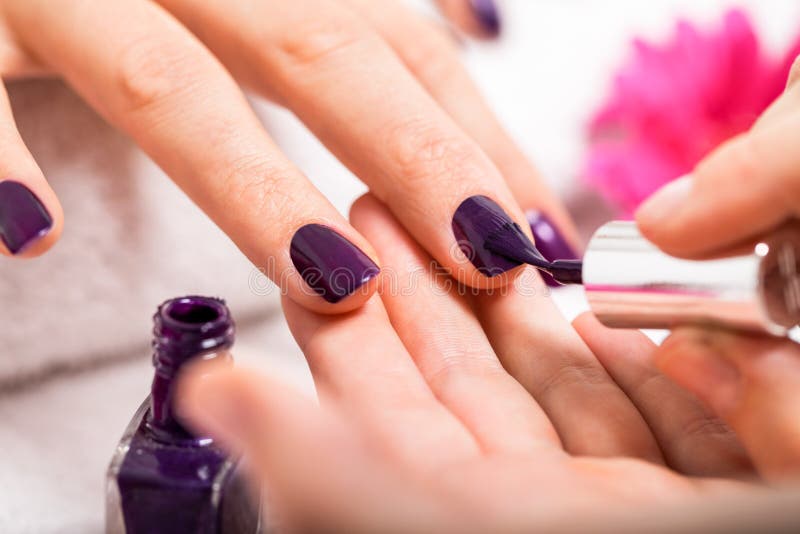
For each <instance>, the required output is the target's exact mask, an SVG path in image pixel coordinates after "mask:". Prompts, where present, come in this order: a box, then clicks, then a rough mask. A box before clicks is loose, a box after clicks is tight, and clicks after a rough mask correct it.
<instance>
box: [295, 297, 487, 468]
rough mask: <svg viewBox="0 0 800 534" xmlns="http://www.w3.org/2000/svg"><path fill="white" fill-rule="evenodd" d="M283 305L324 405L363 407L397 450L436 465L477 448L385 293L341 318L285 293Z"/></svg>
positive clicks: (418, 462) (369, 423) (404, 457)
mask: <svg viewBox="0 0 800 534" xmlns="http://www.w3.org/2000/svg"><path fill="white" fill-rule="evenodd" d="M284 310H285V312H286V319H287V321H288V323H289V327H290V328H291V330H292V334H293V335H294V337H295V339H296V340H297V342H298V344H299V345H300V347H301V348H302V350H303V353H304V354H305V356H306V359H307V361H308V364H309V367H310V369H311V374H312V375H313V377H314V382H315V384H316V386H317V391H318V393H319V396H320V399H321V400H322V402H323V404H326V403H331V402H332V403H336V404H337V405H342V406H345V407H346V408H347V410H348V411H350V412H351V413H355V414H358V418H359V420H360V421H362V422H363V424H365V425H366V427H367V428H368V429H370V431H371V432H372V433H373V434H374V435H376V436H379V437H380V438H381V440H382V443H383V446H384V447H385V448H387V449H388V450H390V451H391V453H392V455H393V457H395V458H399V459H400V461H402V462H404V463H406V464H410V465H414V466H427V467H430V468H432V467H439V466H441V465H442V464H443V463H451V462H461V461H464V460H465V459H468V458H474V457H475V456H476V455H477V453H478V447H477V444H476V443H475V440H474V439H473V438H472V436H471V435H470V434H469V432H467V430H466V429H465V428H464V426H463V425H462V424H461V423H459V422H458V420H456V419H455V418H454V417H453V416H452V415H451V414H450V413H449V412H448V411H447V410H446V409H445V408H444V407H443V406H442V405H441V404H440V403H439V401H437V400H436V397H434V395H433V393H432V392H431V390H430V388H429V387H428V385H427V384H426V383H425V381H424V380H423V379H422V376H421V375H420V374H419V371H418V370H417V368H416V367H415V366H414V362H413V360H412V359H411V357H410V356H409V354H408V351H407V350H406V349H405V347H404V346H403V344H402V342H401V341H400V339H399V338H398V337H397V334H396V333H395V332H394V330H392V326H391V324H390V323H389V319H388V317H387V315H386V311H385V309H384V308H383V304H382V303H381V301H380V299H377V298H373V299H371V300H370V301H369V302H367V303H366V304H365V305H364V306H363V307H362V308H361V309H359V310H357V311H355V312H352V313H350V314H348V315H343V316H339V317H337V316H328V315H318V314H315V313H312V312H310V311H308V310H306V309H304V308H302V307H300V306H297V305H296V304H293V303H292V302H291V301H287V300H285V301H284ZM421 430H422V431H421ZM443 443H447V444H448V446H447V447H446V448H443V447H442V444H443Z"/></svg>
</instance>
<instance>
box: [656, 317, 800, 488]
mask: <svg viewBox="0 0 800 534" xmlns="http://www.w3.org/2000/svg"><path fill="white" fill-rule="evenodd" d="M656 357H657V359H656V362H657V364H658V366H659V368H660V369H661V370H662V371H663V372H664V373H665V374H667V375H669V376H670V377H671V378H672V379H673V380H675V381H676V382H677V383H678V384H680V385H681V386H683V387H685V388H687V389H688V390H689V391H691V392H693V393H694V394H695V395H697V396H698V397H699V398H700V399H702V400H703V401H704V402H705V403H706V404H707V405H708V406H709V407H710V408H711V409H712V410H714V412H715V413H717V414H718V415H719V416H720V417H721V418H722V419H723V420H725V421H726V422H727V423H728V424H729V425H730V427H731V428H732V429H733V430H734V432H736V434H737V436H738V437H739V439H740V440H741V442H742V443H743V445H744V447H745V449H746V450H747V452H748V453H749V454H750V457H751V458H752V459H753V463H754V464H755V466H756V469H757V470H758V471H759V472H760V473H761V474H762V475H763V476H765V477H766V478H767V479H769V480H772V481H782V480H789V479H793V478H794V479H796V478H797V476H798V475H800V424H798V419H797V414H798V410H800V394H798V391H800V348H798V347H797V345H796V344H795V343H793V342H791V341H789V340H783V339H777V338H768V337H758V336H747V335H736V334H732V333H727V332H722V331H705V330H700V329H695V328H686V329H681V330H677V331H675V332H674V333H673V334H672V335H671V336H670V337H669V338H667V340H666V341H665V342H664V344H663V345H662V346H661V348H660V349H659V350H658V352H657V356H656Z"/></svg>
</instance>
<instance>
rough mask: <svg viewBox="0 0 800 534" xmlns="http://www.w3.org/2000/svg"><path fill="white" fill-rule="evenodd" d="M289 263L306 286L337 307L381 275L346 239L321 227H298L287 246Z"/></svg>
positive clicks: (373, 264)
mask: <svg viewBox="0 0 800 534" xmlns="http://www.w3.org/2000/svg"><path fill="white" fill-rule="evenodd" d="M289 250H290V254H289V255H290V257H291V260H292V263H293V264H294V266H295V269H297V271H298V273H299V274H300V276H301V277H302V278H303V280H304V281H305V282H306V284H307V285H308V287H310V288H311V289H312V291H314V293H315V294H316V295H318V296H320V297H322V298H323V300H325V301H326V302H329V303H331V304H336V303H338V302H341V301H342V300H344V299H345V298H347V297H349V296H350V295H352V294H354V293H356V292H357V291H358V290H359V289H360V288H362V287H363V286H364V285H365V284H367V283H368V282H369V281H370V280H372V279H374V278H375V277H377V276H378V275H379V274H380V267H379V266H378V264H376V263H375V262H374V261H373V260H372V258H370V257H369V256H367V255H366V253H364V251H362V250H361V249H360V248H358V247H357V246H356V245H355V244H353V243H351V242H350V241H349V240H348V239H347V238H346V237H344V236H343V235H341V234H340V233H338V232H337V231H335V230H334V229H333V228H330V227H328V226H325V225H321V224H316V223H312V224H307V225H305V226H302V227H300V228H299V229H298V230H297V231H296V232H295V234H294V236H293V237H292V241H291V244H290V246H289Z"/></svg>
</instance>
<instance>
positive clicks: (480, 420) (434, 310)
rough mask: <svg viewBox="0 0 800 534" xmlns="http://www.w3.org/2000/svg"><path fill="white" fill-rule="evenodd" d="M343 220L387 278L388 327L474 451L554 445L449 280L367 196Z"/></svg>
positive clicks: (540, 418)
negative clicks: (372, 250) (366, 243)
mask: <svg viewBox="0 0 800 534" xmlns="http://www.w3.org/2000/svg"><path fill="white" fill-rule="evenodd" d="M351 220H352V221H353V224H354V225H355V226H356V228H358V229H360V230H361V231H362V232H364V235H365V236H368V239H369V240H370V242H371V243H373V244H374V245H375V247H376V248H377V250H379V251H380V252H379V253H380V254H381V257H382V258H383V259H384V261H385V264H386V269H387V272H389V273H391V274H390V277H391V280H392V285H391V286H389V287H387V286H386V285H384V286H383V287H382V288H381V290H380V294H381V298H382V300H383V302H384V303H385V305H386V309H387V311H388V312H389V317H390V319H391V324H392V326H393V327H394V329H395V330H396V331H397V333H398V335H399V336H400V339H402V341H403V344H404V345H405V346H406V347H407V349H408V352H409V353H410V354H411V356H412V357H413V358H414V361H415V362H416V365H417V367H418V368H419V370H420V372H421V373H422V376H423V377H424V378H425V380H426V381H427V383H428V384H429V385H430V388H431V389H432V390H433V393H434V394H435V395H436V397H437V398H438V399H439V400H440V401H441V402H442V404H444V406H446V407H447V408H448V409H449V410H450V411H451V412H452V413H453V414H454V415H455V416H456V417H457V418H458V419H459V420H460V421H462V422H463V424H464V425H465V426H466V427H467V428H468V429H469V430H470V431H471V432H472V434H473V435H474V436H475V438H476V439H477V441H478V443H479V444H480V445H481V448H482V449H483V450H484V451H486V452H504V453H510V454H514V453H519V454H526V453H530V452H531V451H532V450H536V449H543V448H544V449H555V448H556V447H558V446H559V442H558V438H557V436H556V435H555V432H554V431H553V428H552V425H551V424H550V422H549V421H548V420H547V417H546V416H545V415H544V413H543V412H542V411H541V410H540V409H539V407H538V406H536V404H535V403H534V402H533V401H532V399H531V398H530V396H529V395H528V394H527V393H526V392H525V390H524V389H523V388H522V387H520V385H519V384H518V383H517V382H516V381H515V380H514V379H513V378H512V377H511V376H509V375H508V374H507V373H506V372H505V371H504V370H503V367H502V366H501V365H500V362H499V361H498V360H497V357H496V356H495V354H494V352H493V351H492V347H491V345H490V344H489V342H488V340H487V339H486V337H485V336H484V334H483V332H482V330H481V327H480V324H479V323H478V321H477V319H476V318H475V317H474V316H473V315H472V313H471V311H470V310H469V308H468V307H467V306H466V304H465V302H464V301H463V300H461V299H460V298H459V297H458V295H457V294H456V288H455V287H454V285H453V283H452V280H451V279H450V278H449V277H443V276H442V273H438V275H437V273H436V272H434V271H433V270H432V263H433V262H432V261H431V258H430V256H428V255H427V254H425V252H424V251H422V250H421V249H420V248H419V246H418V245H417V244H416V243H414V242H413V240H412V239H411V238H410V237H409V236H408V234H407V233H406V232H405V231H403V229H402V228H401V227H400V226H399V224H398V223H397V222H396V221H395V219H394V218H393V217H392V216H391V214H389V212H388V211H387V210H386V208H385V207H384V206H383V205H381V204H380V202H378V201H377V200H376V199H375V198H373V197H371V196H369V195H367V196H365V197H362V198H361V199H359V200H358V201H357V202H356V204H355V205H354V206H353V209H352V212H351Z"/></svg>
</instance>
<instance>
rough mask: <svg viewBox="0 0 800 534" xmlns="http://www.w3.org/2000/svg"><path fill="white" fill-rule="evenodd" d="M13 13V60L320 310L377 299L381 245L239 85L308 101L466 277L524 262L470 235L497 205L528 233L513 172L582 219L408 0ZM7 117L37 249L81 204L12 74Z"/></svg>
mask: <svg viewBox="0 0 800 534" xmlns="http://www.w3.org/2000/svg"><path fill="white" fill-rule="evenodd" d="M441 5H442V7H443V8H444V10H445V12H447V13H448V14H450V15H451V16H452V17H453V19H454V20H457V21H458V24H459V25H460V26H461V27H463V28H466V29H468V30H469V31H472V32H473V33H476V34H480V35H483V36H489V35H491V34H492V33H496V32H497V31H498V30H499V19H498V18H497V17H498V13H497V11H496V9H495V6H494V4H493V2H491V1H489V0H481V1H478V0H471V1H470V0H463V1H447V2H445V1H442V2H441ZM0 17H2V20H0V30H1V31H0V40H2V41H1V42H0V44H1V45H2V50H3V54H2V55H1V56H0V69H2V73H3V75H4V76H6V77H21V76H27V75H42V74H54V75H58V76H61V77H63V78H64V79H65V80H66V81H67V83H69V84H70V85H71V86H72V87H73V88H74V89H75V90H76V91H77V92H78V93H80V94H81V95H82V96H83V97H84V98H85V99H86V100H87V101H88V102H89V103H90V104H91V105H92V106H93V107H94V108H95V109H97V110H98V111H99V112H100V113H101V114H102V115H103V116H104V117H106V118H107V119H108V120H109V121H110V122H111V123H112V124H114V125H116V126H117V127H119V128H120V129H121V130H123V131H125V132H127V133H128V134H129V135H131V136H132V137H133V138H134V139H135V140H136V142H137V143H138V144H139V145H140V146H141V147H142V148H143V149H144V150H145V151H146V152H147V153H148V154H149V155H150V156H151V157H152V158H153V159H154V160H155V161H156V162H157V163H158V164H159V165H160V166H161V167H162V168H163V169H164V170H165V171H166V172H167V174H169V175H170V177H171V178H172V179H173V180H174V181H175V182H176V183H177V184H178V185H179V186H180V187H181V188H182V189H183V190H184V191H185V192H186V193H187V194H188V195H189V196H190V197H191V198H192V199H193V200H194V201H195V202H196V203H197V204H198V205H199V206H200V207H201V208H202V209H203V210H205V211H206V213H208V215H209V216H210V217H211V218H212V219H213V220H214V221H215V222H216V223H217V224H218V225H219V226H220V227H221V228H222V229H223V230H224V231H225V232H226V233H227V234H228V235H229V236H230V237H231V238H232V239H233V240H234V241H235V242H236V244H237V245H238V246H239V248H240V249H241V250H242V251H243V252H244V253H245V254H246V255H247V256H248V257H249V258H250V259H251V260H252V261H253V263H255V264H256V265H257V266H260V267H265V268H266V269H267V274H268V275H270V276H271V277H272V278H273V280H275V281H276V282H277V283H279V284H280V285H281V287H282V288H283V289H285V290H286V291H287V293H288V296H289V297H290V298H291V299H292V300H293V301H295V302H297V303H299V304H301V305H303V306H305V307H308V308H310V309H313V310H316V311H320V312H332V311H333V312H340V311H346V310H351V309H355V308H357V307H358V306H360V305H361V304H363V303H364V302H365V301H366V300H367V299H368V298H369V296H370V295H371V294H372V292H373V291H374V289H375V285H376V280H377V278H378V276H377V275H378V273H379V269H380V267H379V263H380V262H379V260H378V257H377V255H376V253H375V251H374V249H373V248H372V247H371V246H370V245H369V243H368V242H367V241H366V240H365V239H364V237H363V236H362V235H360V234H359V232H357V231H356V230H355V229H354V228H353V227H352V226H350V224H348V222H347V221H346V220H345V219H344V218H343V217H342V216H341V215H340V214H339V213H337V211H336V210H335V209H334V208H333V207H332V205H331V204H330V203H329V202H328V201H327V200H326V199H325V198H324V197H323V196H322V195H321V194H320V192H319V191H317V190H316V189H315V188H314V187H313V186H312V184H311V183H310V182H309V181H308V179H307V178H306V177H305V176H303V175H302V173H301V172H300V171H299V170H298V169H297V168H296V167H295V166H294V165H293V164H292V163H291V162H290V161H289V160H287V158H286V157H285V156H284V155H283V154H282V153H281V152H280V151H279V150H278V148H277V147H276V145H275V143H274V142H273V141H272V140H271V139H270V138H269V136H268V135H267V133H266V132H265V131H264V129H263V127H262V125H261V124H260V123H259V122H258V121H257V119H256V117H255V115H254V114H253V112H252V110H251V109H250V107H249V106H248V104H247V102H246V100H245V98H244V96H243V94H242V91H241V89H240V87H239V84H241V85H243V86H245V87H247V88H249V89H252V90H254V91H256V92H258V93H260V94H262V95H265V96H267V97H269V98H271V99H273V100H274V101H276V102H278V103H280V104H282V105H284V106H286V107H288V108H289V109H290V110H292V111H293V112H294V113H295V114H296V115H297V116H298V117H300V118H301V119H302V120H303V122H304V123H305V124H306V125H307V126H308V127H309V128H310V129H311V130H312V131H313V132H314V133H315V134H316V135H317V136H318V137H319V138H320V139H321V140H322V141H323V142H324V143H325V144H326V145H327V146H328V147H329V148H330V149H331V150H332V151H333V152H334V153H335V154H336V155H337V156H338V157H339V158H340V159H341V160H342V161H343V162H344V163H345V164H346V165H347V166H349V167H350V169H352V170H353V171H354V173H355V174H356V175H358V176H359V177H360V178H361V179H363V180H364V181H365V182H366V183H367V184H368V185H369V187H370V189H371V190H372V191H373V192H374V194H375V195H376V196H378V197H379V198H380V199H382V200H383V201H384V202H386V204H387V205H388V206H389V208H390V209H391V211H392V212H393V213H394V214H395V216H396V217H397V218H398V220H399V221H401V224H402V225H403V226H404V228H406V229H407V230H408V231H409V232H410V234H411V235H412V236H413V237H414V238H415V239H416V240H417V241H418V242H419V243H421V244H422V246H423V247H424V248H425V250H427V251H428V253H430V254H431V255H432V256H433V257H435V258H436V259H437V260H438V261H439V262H440V263H441V264H442V265H444V266H445V267H447V268H448V269H449V270H450V271H451V272H452V274H453V275H454V276H457V277H458V278H459V279H460V280H462V282H464V283H466V284H469V285H474V286H477V287H487V286H494V285H503V284H505V283H507V281H508V280H510V279H512V278H513V277H512V276H498V277H495V278H491V277H489V276H486V275H485V273H486V272H487V271H486V270H479V269H478V267H484V265H483V263H480V262H481V260H482V259H481V258H478V259H476V262H475V263H473V262H470V261H469V260H468V259H467V257H466V255H465V253H464V251H462V248H461V247H458V246H455V244H456V237H455V234H454V232H461V234H459V237H461V236H462V234H464V235H466V236H467V238H468V239H470V238H473V239H476V240H478V239H479V238H480V236H481V231H482V228H481V220H484V221H485V220H486V217H487V216H488V215H491V216H501V217H505V218H507V219H509V220H510V221H514V222H517V223H519V225H520V227H521V228H523V231H524V232H525V233H530V229H529V226H528V225H527V224H526V220H525V216H524V214H523V211H522V209H521V208H520V204H519V203H518V202H517V201H516V200H515V197H514V195H512V191H513V193H514V194H515V195H516V198H517V199H518V200H519V201H520V202H521V203H522V205H523V206H524V207H525V208H538V209H541V210H543V211H545V212H547V213H548V214H549V215H550V216H552V218H553V219H555V221H556V223H557V225H558V226H560V227H561V228H562V229H566V230H565V231H566V232H567V233H568V235H572V234H571V232H570V223H569V221H568V219H567V217H566V216H565V214H564V211H563V210H562V208H561V207H560V206H559V204H558V203H557V202H556V201H555V200H554V198H553V196H552V195H551V194H550V193H549V192H548V191H547V189H546V188H545V187H544V186H543V184H542V183H541V182H540V181H539V180H538V179H537V176H536V172H535V171H534V170H533V168H532V167H531V165H530V164H529V163H528V162H526V161H525V158H524V157H523V156H522V154H521V153H520V151H519V150H518V149H516V148H515V147H514V145H513V143H512V142H511V141H510V139H509V138H508V136H507V135H506V134H505V133H504V131H503V129H502V128H501V126H500V125H499V123H498V122H497V120H496V119H495V118H494V117H493V116H492V114H491V112H490V111H489V109H488V107H487V106H486V104H485V103H484V101H483V100H482V98H481V97H480V95H479V94H478V91H477V90H476V88H475V86H474V85H473V84H472V82H471V81H470V80H469V78H468V76H467V74H466V72H465V70H464V69H463V68H462V66H461V65H460V64H459V61H458V58H457V49H456V46H455V44H454V42H453V41H452V39H451V37H450V35H449V34H448V33H446V32H445V31H443V30H442V29H441V28H439V27H437V26H435V25H434V24H432V23H430V22H428V21H426V20H425V19H423V18H421V17H420V16H418V15H417V14H415V13H414V12H412V11H409V10H408V9H407V8H406V7H405V6H404V5H403V3H402V2H400V1H399V0H303V1H293V2H276V1H268V0H201V1H198V0H160V1H158V2H157V1H151V0H107V1H103V2H85V1H82V0H8V1H4V2H2V4H1V5H0ZM237 82H238V83H237ZM0 91H1V89H0ZM0 124H2V126H3V127H2V128H0V146H1V147H2V156H3V157H2V158H0V161H2V166H3V168H2V173H0V174H1V175H2V179H3V182H2V183H0V237H1V238H2V239H1V240H0V241H2V246H0V250H1V251H2V252H3V253H6V254H16V255H19V256H23V257H28V256H35V255H38V254H41V253H42V252H44V251H45V250H46V249H47V248H48V247H50V246H52V244H53V243H54V242H55V240H56V239H57V238H58V235H59V233H60V232H61V228H62V224H63V218H64V217H63V214H62V210H61V208H60V206H59V203H58V200H57V199H56V196H55V193H54V192H53V191H52V189H50V187H49V186H48V185H47V182H46V179H45V177H44V176H42V173H41V171H40V170H39V169H38V168H37V166H36V163H35V162H34V161H33V159H32V157H31V155H30V153H29V152H28V151H27V149H26V148H25V146H24V145H23V142H22V140H21V139H20V137H19V135H18V133H17V131H16V129H15V127H14V124H13V118H12V116H11V112H10V109H9V106H8V101H7V96H6V94H5V92H2V93H0ZM109 179H113V176H110V177H109ZM473 197H477V198H473ZM470 198H473V200H471V201H468V202H467V203H466V204H465V205H464V206H465V208H464V209H462V210H460V211H459V213H458V215H456V211H457V208H458V207H459V206H461V205H462V203H463V202H464V201H465V200H467V199H470ZM498 214H499V215H498ZM482 217H483V219H482ZM476 245H478V246H476V247H474V248H475V249H478V250H479V251H483V246H482V245H483V243H482V241H481V242H480V243H476ZM467 248H469V247H467ZM479 255H480V254H479ZM490 267H491V266H490ZM503 267H504V268H503V269H499V270H504V269H505V268H507V266H503ZM518 272H520V270H519V269H517V270H515V271H513V274H516V273H518ZM490 274H494V272H492V273H490Z"/></svg>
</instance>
